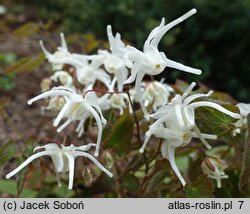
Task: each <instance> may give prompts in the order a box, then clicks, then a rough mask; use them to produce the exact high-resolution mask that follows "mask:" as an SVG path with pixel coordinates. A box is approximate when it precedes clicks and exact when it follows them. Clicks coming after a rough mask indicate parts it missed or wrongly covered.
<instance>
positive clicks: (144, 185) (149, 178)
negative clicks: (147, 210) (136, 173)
mask: <svg viewBox="0 0 250 214" xmlns="http://www.w3.org/2000/svg"><path fill="white" fill-rule="evenodd" d="M166 177H168V178H172V177H173V173H172V169H171V167H170V164H169V161H168V160H166V159H162V160H157V161H156V163H155V166H154V167H153V169H152V170H150V172H149V174H148V175H146V176H145V177H144V178H143V180H142V182H141V185H140V188H139V197H157V196H158V195H159V194H160V191H161V190H162V189H163V188H162V186H163V185H164V183H163V180H164V179H165V178H166Z"/></svg>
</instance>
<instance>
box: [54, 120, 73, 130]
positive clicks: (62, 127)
mask: <svg viewBox="0 0 250 214" xmlns="http://www.w3.org/2000/svg"><path fill="white" fill-rule="evenodd" d="M71 122H72V120H71V119H68V120H67V121H66V122H65V123H64V124H62V125H61V126H60V127H59V128H58V129H57V132H61V131H62V130H63V129H65V128H66V127H67V126H68V125H69V124H70V123H71Z"/></svg>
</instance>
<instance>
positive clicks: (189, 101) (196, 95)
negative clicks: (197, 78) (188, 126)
mask: <svg viewBox="0 0 250 214" xmlns="http://www.w3.org/2000/svg"><path fill="white" fill-rule="evenodd" d="M212 93H213V91H209V92H208V93H207V94H200V93H199V94H193V95H190V96H189V97H187V98H186V99H185V100H184V101H183V105H185V106H186V105H188V104H190V103H191V102H192V101H193V100H195V99H198V98H201V97H208V96H210V95H211V94H212Z"/></svg>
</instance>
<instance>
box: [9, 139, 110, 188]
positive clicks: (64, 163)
mask: <svg viewBox="0 0 250 214" xmlns="http://www.w3.org/2000/svg"><path fill="white" fill-rule="evenodd" d="M92 146H96V144H92V143H91V144H87V145H83V146H78V147H77V146H74V145H73V144H71V145H70V146H64V145H61V148H60V147H59V146H58V145H57V144H55V143H50V144H47V145H45V146H38V147H36V148H35V149H34V152H36V151H37V150H40V149H43V151H39V152H37V153H35V154H33V155H32V156H30V157H29V158H28V159H27V160H25V161H24V162H23V163H22V164H21V165H19V166H18V167H17V168H16V169H15V170H13V171H12V172H10V173H9V174H7V175H6V178H7V179H9V178H11V177H12V176H14V175H15V174H16V173H18V172H19V171H20V170H22V169H23V168H24V167H26V166H27V165H28V164H29V163H31V162H32V161H33V160H35V159H37V158H39V157H42V156H50V157H51V159H52V162H53V164H54V167H55V172H56V177H57V181H58V186H61V181H60V173H67V172H69V185H68V188H69V189H72V188H73V181H74V168H75V159H76V158H77V157H79V156H80V157H85V158H88V159H90V160H91V161H93V162H94V163H95V165H96V166H98V167H99V168H100V169H101V170H102V171H103V172H105V173H106V174H107V175H108V176H110V177H112V176H113V175H112V173H111V172H109V171H108V170H107V169H106V168H104V167H103V166H102V165H101V163H100V162H99V161H98V160H96V159H95V158H94V157H93V156H92V155H91V154H89V153H88V152H87V151H88V150H90V148H91V147H92Z"/></svg>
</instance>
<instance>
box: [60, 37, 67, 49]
mask: <svg viewBox="0 0 250 214" xmlns="http://www.w3.org/2000/svg"><path fill="white" fill-rule="evenodd" d="M60 37H61V47H62V48H63V49H64V50H65V51H68V47H67V43H66V40H65V37H64V33H60Z"/></svg>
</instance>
